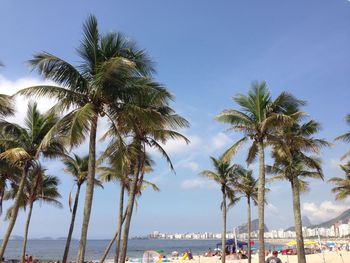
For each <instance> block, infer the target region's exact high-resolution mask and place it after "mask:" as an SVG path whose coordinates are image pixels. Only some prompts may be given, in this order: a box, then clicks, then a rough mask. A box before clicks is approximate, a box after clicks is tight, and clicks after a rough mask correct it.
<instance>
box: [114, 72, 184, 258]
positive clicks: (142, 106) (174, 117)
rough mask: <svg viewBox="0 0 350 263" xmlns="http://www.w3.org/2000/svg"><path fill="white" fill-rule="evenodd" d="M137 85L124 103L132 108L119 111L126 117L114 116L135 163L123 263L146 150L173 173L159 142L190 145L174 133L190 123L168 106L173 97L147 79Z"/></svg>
mask: <svg viewBox="0 0 350 263" xmlns="http://www.w3.org/2000/svg"><path fill="white" fill-rule="evenodd" d="M136 85H140V87H143V88H141V89H140V90H139V92H138V93H136V94H135V96H133V97H131V98H130V101H127V103H126V105H125V107H126V108H129V107H130V105H132V110H131V111H128V110H124V109H123V108H122V109H121V110H122V111H123V112H124V113H125V114H115V120H116V122H117V123H119V124H120V125H119V126H118V127H119V130H120V132H121V133H122V134H124V135H126V136H128V138H132V139H131V141H132V147H133V149H134V158H135V160H136V162H135V163H134V166H135V167H134V168H133V173H134V174H133V175H134V176H133V178H132V182H131V184H130V190H129V196H128V203H127V212H126V213H127V215H126V219H125V224H124V230H123V231H124V232H123V237H122V239H123V242H122V250H121V255H120V262H124V261H125V259H126V251H127V245H128V237H129V229H130V223H131V217H132V213H133V208H134V203H135V197H136V196H137V187H138V185H140V184H141V185H142V182H143V179H144V175H145V167H146V165H145V164H146V155H147V147H149V148H154V149H155V150H157V151H159V152H160V153H161V154H162V155H163V157H164V158H165V159H166V160H167V161H168V163H169V164H170V168H171V169H172V170H173V165H172V163H171V159H170V157H169V156H168V154H167V153H166V151H165V150H164V148H163V147H162V143H166V142H167V141H168V140H170V139H172V140H179V139H180V140H184V141H185V142H187V143H188V142H189V141H188V139H187V138H186V137H185V136H183V135H182V134H180V133H179V132H177V131H176V130H177V129H180V128H185V127H188V125H189V124H188V122H187V121H186V120H185V119H184V118H182V117H181V116H179V115H178V114H176V113H175V111H174V110H173V109H172V108H171V107H170V106H169V102H170V100H171V99H172V95H171V94H170V93H169V92H168V91H167V90H166V89H165V88H164V87H162V86H161V85H160V84H158V83H156V82H154V81H152V80H149V79H140V80H139V81H138V82H137V83H136ZM148 86H151V87H153V90H154V91H152V90H151V91H150V90H149V89H147V87H148Z"/></svg>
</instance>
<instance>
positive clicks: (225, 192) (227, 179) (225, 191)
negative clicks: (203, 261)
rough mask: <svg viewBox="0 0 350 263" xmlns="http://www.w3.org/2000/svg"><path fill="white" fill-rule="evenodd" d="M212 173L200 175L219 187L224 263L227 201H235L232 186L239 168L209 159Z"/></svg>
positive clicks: (223, 260)
mask: <svg viewBox="0 0 350 263" xmlns="http://www.w3.org/2000/svg"><path fill="white" fill-rule="evenodd" d="M210 159H211V161H212V165H213V167H214V171H211V170H204V171H202V172H201V173H200V175H202V176H205V177H208V178H210V179H212V180H214V181H215V182H216V183H218V184H219V185H220V190H221V194H222V201H221V211H222V223H223V225H222V227H223V228H222V234H221V253H222V255H221V262H222V263H225V260H226V257H225V252H226V222H227V220H226V217H227V199H228V198H229V199H230V200H231V202H232V201H234V200H235V198H234V196H235V194H234V190H233V186H234V185H235V184H236V181H237V178H238V171H239V170H240V169H241V167H240V166H238V165H236V164H231V163H230V161H228V160H226V159H224V158H223V157H220V158H219V159H216V158H214V157H210Z"/></svg>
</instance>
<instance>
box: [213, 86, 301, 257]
mask: <svg viewBox="0 0 350 263" xmlns="http://www.w3.org/2000/svg"><path fill="white" fill-rule="evenodd" d="M233 100H234V101H235V102H236V103H237V104H238V105H239V106H240V107H241V110H235V109H229V110H225V111H223V112H222V113H220V114H219V115H218V116H217V117H216V119H217V120H218V121H220V122H223V123H228V124H229V125H231V127H230V129H233V130H236V131H239V132H242V133H243V134H244V137H243V138H242V139H240V140H238V141H237V142H236V143H235V144H233V145H232V146H231V147H230V148H229V149H228V150H227V151H226V153H225V158H230V157H231V156H232V155H233V154H235V153H236V151H237V150H238V149H239V147H240V146H241V145H242V144H243V143H244V142H246V141H248V140H251V141H252V144H251V146H250V148H249V151H248V156H247V162H248V164H250V163H252V162H253V161H254V160H255V158H256V156H257V155H258V156H259V181H258V217H259V262H260V263H263V262H264V261H265V241H264V230H265V229H264V223H265V222H264V208H265V146H266V144H267V143H269V141H270V140H272V139H273V132H274V130H275V129H276V127H278V126H283V125H284V124H286V123H292V122H293V121H294V120H295V119H297V118H299V117H300V115H302V113H301V112H299V111H298V107H299V106H300V105H303V102H302V101H300V100H297V99H296V98H294V97H293V96H292V95H291V94H288V93H286V92H282V93H281V94H280V95H279V96H278V97H277V98H276V99H275V100H273V99H272V98H271V94H270V92H269V90H268V88H267V85H266V83H265V82H261V83H258V82H254V83H253V84H252V87H251V89H250V91H249V92H248V95H244V94H238V95H236V96H235V97H234V98H233Z"/></svg>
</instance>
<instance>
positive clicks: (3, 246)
mask: <svg viewBox="0 0 350 263" xmlns="http://www.w3.org/2000/svg"><path fill="white" fill-rule="evenodd" d="M28 169H29V165H28V164H26V165H25V167H24V168H23V172H22V177H21V181H20V183H19V186H18V190H17V193H16V196H15V202H14V204H13V210H12V212H11V217H10V220H9V224H8V227H7V230H6V233H5V235H4V238H3V240H2V244H1V248H0V259H1V258H3V257H4V254H5V250H6V247H7V243H8V241H9V239H10V236H11V233H12V230H13V227H14V226H15V224H16V219H17V215H18V209H19V205H20V201H21V195H22V192H23V189H24V187H25V184H26V178H27V175H28Z"/></svg>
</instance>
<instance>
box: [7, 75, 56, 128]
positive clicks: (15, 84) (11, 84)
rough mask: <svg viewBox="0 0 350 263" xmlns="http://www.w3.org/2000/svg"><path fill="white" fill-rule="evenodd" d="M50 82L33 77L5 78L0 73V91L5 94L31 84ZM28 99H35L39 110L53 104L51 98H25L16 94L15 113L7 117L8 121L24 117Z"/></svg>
mask: <svg viewBox="0 0 350 263" xmlns="http://www.w3.org/2000/svg"><path fill="white" fill-rule="evenodd" d="M52 84H53V83H52V82H49V81H43V80H39V79H35V78H26V77H25V78H20V79H17V80H14V81H12V80H9V79H6V78H5V77H3V76H1V75H0V93H2V94H7V95H13V94H14V93H16V92H17V91H19V90H21V89H23V88H27V87H31V86H36V85H52ZM29 100H33V101H36V102H37V103H38V108H39V109H40V110H41V111H46V110H48V109H49V108H51V107H52V106H53V104H54V100H53V99H48V98H40V99H38V98H32V99H27V98H25V97H23V96H17V97H16V102H15V105H16V115H15V116H13V117H10V118H8V119H9V120H10V121H13V122H18V123H21V122H22V121H23V119H24V116H25V114H26V111H27V104H28V101H29Z"/></svg>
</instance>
